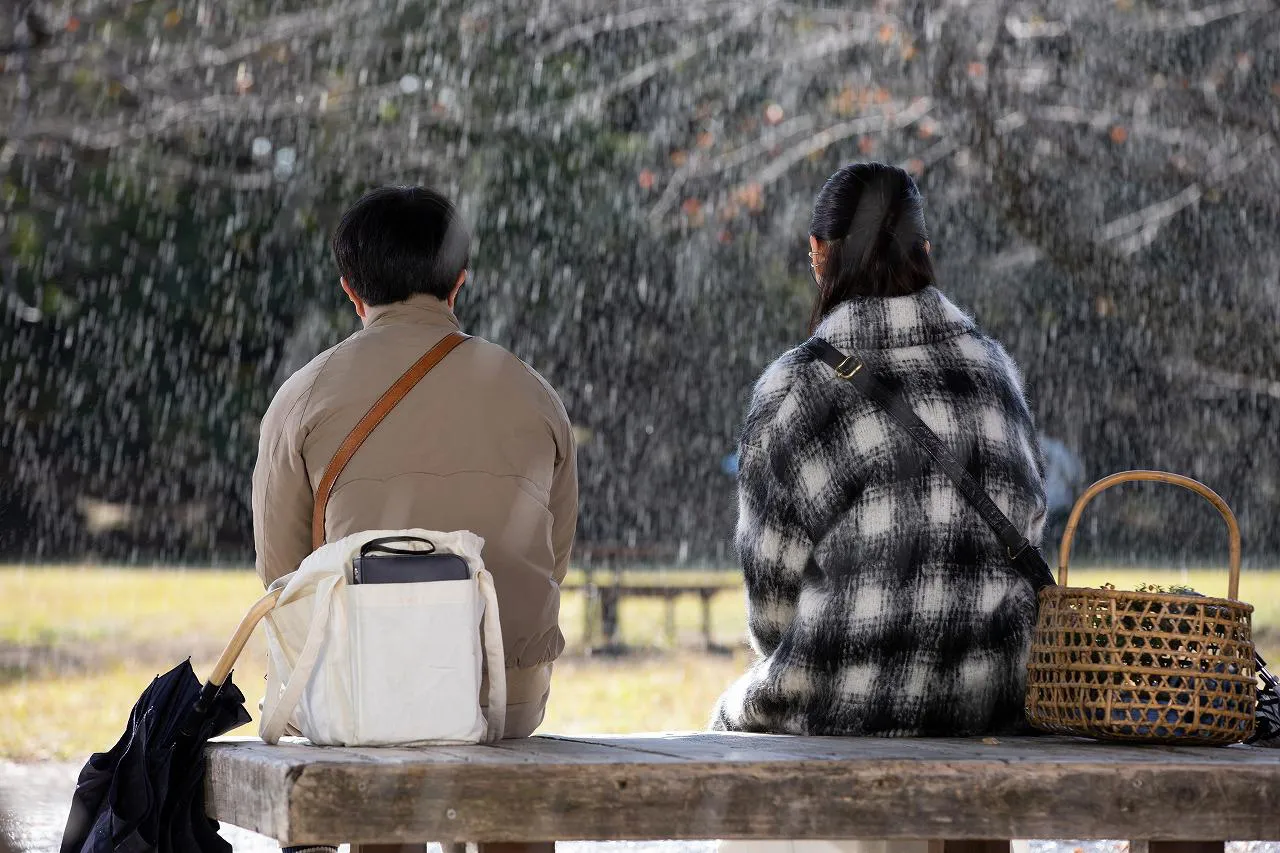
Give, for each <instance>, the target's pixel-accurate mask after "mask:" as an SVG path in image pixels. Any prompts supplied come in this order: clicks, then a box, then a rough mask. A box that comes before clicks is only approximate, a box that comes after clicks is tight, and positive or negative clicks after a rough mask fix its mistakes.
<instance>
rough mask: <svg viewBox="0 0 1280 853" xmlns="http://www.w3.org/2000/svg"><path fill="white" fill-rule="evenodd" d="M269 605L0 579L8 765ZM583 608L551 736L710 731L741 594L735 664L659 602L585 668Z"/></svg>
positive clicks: (80, 750)
mask: <svg viewBox="0 0 1280 853" xmlns="http://www.w3.org/2000/svg"><path fill="white" fill-rule="evenodd" d="M676 577H681V578H685V577H688V575H686V574H685V573H678V572H654V573H647V576H646V577H645V578H644V580H645V581H646V582H651V581H655V580H657V581H661V580H662V579H664V578H667V579H673V578H676ZM715 577H716V578H728V577H732V576H731V575H720V574H716V575H715ZM700 579H706V573H702V574H701V575H700ZM1106 581H1110V582H1112V583H1115V584H1116V585H1117V586H1118V587H1129V588H1132V586H1134V585H1136V584H1138V583H1142V582H1147V583H1161V584H1166V585H1167V584H1170V583H1188V584H1190V585H1191V586H1192V587H1194V588H1195V589H1197V590H1200V591H1201V592H1204V593H1206V594H1209V595H1222V594H1225V591H1226V579H1225V574H1224V573H1219V572H1207V571H1195V570H1193V571H1190V572H1187V573H1183V572H1181V571H1178V570H1167V569H1151V570H1138V569H1125V570H1079V571H1077V572H1074V573H1073V574H1072V577H1071V583H1072V585H1073V586H1075V585H1096V584H1100V583H1103V582H1106ZM260 592H261V587H260V586H259V585H258V581H257V578H256V577H255V576H254V575H253V574H252V573H251V572H244V571H223V570H218V571H180V570H148V569H99V568H44V567H41V568H28V569H23V568H10V569H0V720H3V721H4V725H3V726H0V758H9V759H15V760H40V759H46V758H72V759H79V758H82V757H84V756H85V755H86V754H87V753H89V752H93V751H96V750H101V749H105V748H107V747H109V746H110V745H111V744H112V743H114V742H115V740H116V738H117V737H119V735H120V730H121V727H122V726H123V723H124V720H125V718H126V715H127V714H128V710H129V708H130V707H131V706H132V704H133V702H134V700H135V699H136V698H137V696H138V694H139V692H141V690H142V689H143V688H144V687H145V686H146V684H147V682H148V681H149V680H150V679H151V678H152V677H153V676H154V675H156V674H157V673H159V672H162V671H163V670H165V669H167V668H169V667H170V666H172V665H173V664H174V663H177V662H178V661H180V660H182V659H183V658H185V657H187V656H188V655H189V656H191V658H192V662H193V664H194V665H195V667H196V671H197V673H200V674H202V675H203V674H204V673H206V672H208V670H209V668H210V666H211V664H212V662H213V660H214V659H215V658H216V657H217V656H218V654H219V652H221V650H222V646H223V643H224V642H225V640H226V638H227V637H228V636H229V635H230V633H231V631H232V629H233V628H234V627H235V625H236V624H237V623H238V621H239V619H240V617H241V616H242V615H243V613H244V611H245V610H246V609H247V608H248V606H249V605H250V604H251V603H252V602H253V601H254V600H255V599H256V598H257V596H258V595H259V594H260ZM1241 597H1242V598H1243V599H1244V600H1245V601H1249V602H1251V603H1252V604H1254V606H1255V607H1256V608H1257V611H1256V612H1255V614H1254V623H1253V624H1254V630H1255V634H1256V636H1257V639H1258V644H1259V649H1260V650H1261V651H1262V653H1263V654H1264V655H1265V656H1267V657H1269V658H1271V659H1272V660H1276V661H1278V662H1280V572H1259V571H1254V572H1249V573H1247V574H1246V576H1245V577H1244V579H1243V580H1242V583H1241ZM583 606H584V602H583V597H582V596H581V595H580V594H577V593H568V594H566V596H565V600H564V605H563V609H562V614H561V622H562V625H563V626H564V631H565V634H566V637H567V639H568V643H569V649H568V651H567V653H566V656H565V657H564V658H563V659H562V660H561V662H560V663H559V664H558V665H557V669H556V679H555V688H554V692H553V694H552V700H551V704H550V706H549V708H548V714H547V722H546V724H545V726H544V728H545V730H548V731H559V732H565V733H574V732H577V733H583V732H597V733H603V732H626V731H633V732H634V731H654V730H663V729H696V728H701V727H703V726H704V725H705V723H706V721H707V717H708V715H709V713H710V709H711V707H712V705H713V704H714V702H715V699H716V697H717V696H718V695H719V694H720V691H721V690H723V689H724V687H725V686H726V685H728V684H729V682H731V681H732V680H733V678H734V677H735V676H736V675H738V674H739V673H740V672H742V670H743V668H744V667H745V666H746V663H747V661H748V659H749V653H748V652H747V651H746V649H745V647H744V644H743V636H744V629H745V614H744V611H743V606H742V595H741V592H740V590H731V591H729V592H726V593H724V594H722V595H720V596H718V597H717V598H716V600H715V604H714V608H713V618H712V624H713V628H714V635H715V640H716V641H717V642H718V643H721V644H723V645H726V646H729V647H731V648H734V649H735V650H736V651H735V652H734V653H733V654H732V655H712V654H706V653H703V652H701V651H696V650H695V649H696V648H697V646H698V643H699V641H700V637H701V633H700V624H701V611H700V607H699V605H698V603H697V601H696V599H694V598H692V597H685V598H683V599H681V602H680V604H679V606H678V607H677V611H676V626H677V648H674V649H667V648H662V646H663V645H664V644H665V642H666V639H665V637H666V634H665V615H664V611H663V605H662V603H661V602H659V601H652V600H632V601H626V600H624V603H623V605H622V610H621V618H620V622H621V626H622V631H621V635H622V639H623V641H624V642H625V643H627V644H629V645H633V646H640V647H647V648H648V649H649V651H647V652H644V653H640V654H636V655H633V656H630V657H627V658H622V659H603V658H598V657H587V656H584V655H583V653H582V629H583V623H584V613H583ZM264 656H265V651H264V645H263V643H262V639H261V636H260V634H259V635H256V636H255V638H254V640H253V642H252V643H251V644H250V646H249V648H248V649H247V650H246V652H245V654H244V656H243V657H242V658H241V662H240V664H239V666H238V667H237V670H236V682H237V683H238V684H239V685H240V686H241V687H242V688H243V689H244V691H245V693H246V695H248V696H249V698H250V706H251V710H253V712H254V713H255V716H256V706H257V701H258V699H259V698H261V694H262V683H263V673H264V669H265V667H264ZM251 732H252V729H246V732H245V733H251Z"/></svg>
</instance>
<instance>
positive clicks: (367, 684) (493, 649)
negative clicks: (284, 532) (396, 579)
mask: <svg viewBox="0 0 1280 853" xmlns="http://www.w3.org/2000/svg"><path fill="white" fill-rule="evenodd" d="M384 536H393V537H401V536H413V537H420V538H423V539H428V540H430V541H431V542H432V543H433V544H434V545H435V548H436V553H439V554H456V555H458V556H459V557H462V558H463V559H464V560H465V561H466V563H467V566H468V568H470V569H471V578H470V579H468V580H458V581H432V582H428V583H388V584H353V583H351V571H352V568H351V567H352V561H353V560H354V558H355V557H356V556H358V555H359V553H360V548H361V546H362V545H364V544H365V543H366V542H368V541H369V540H371V539H376V538H380V537H384ZM483 546H484V540H483V539H481V538H480V537H479V536H476V535H475V534H474V533H471V532H469V531H465V530H464V531H457V532H453V533H440V532H433V531H428V530H418V529H414V530H369V531H365V532H363V533H356V534H353V535H351V536H347V537H346V538H344V539H341V540H339V541H337V542H332V543H330V544H328V545H324V546H322V547H320V548H319V549H317V550H316V551H315V552H313V553H312V554H311V555H310V556H309V557H307V558H306V559H305V560H303V561H302V565H301V566H299V567H298V570H297V571H295V572H293V573H291V574H288V575H285V576H284V577H282V578H280V579H279V580H277V581H276V582H275V583H274V584H272V588H273V589H276V588H279V587H280V586H283V592H282V593H281V595H280V600H279V602H278V603H277V605H276V607H275V609H274V610H273V611H272V612H271V613H270V614H269V615H268V616H267V618H266V623H267V655H268V657H267V695H266V698H265V699H264V701H263V709H262V711H263V712H262V720H261V724H260V727H259V732H260V734H261V736H262V739H263V740H264V741H266V742H267V743H276V742H277V741H279V740H280V737H281V736H282V735H283V734H284V733H285V729H286V727H287V726H288V725H289V724H290V723H292V724H293V726H294V727H295V728H296V729H297V730H298V731H300V732H301V733H302V734H303V735H304V736H305V737H307V738H308V739H309V740H311V742H312V743H315V744H318V745H323V746H414V745H424V744H449V743H480V742H483V741H490V742H491V741H496V740H500V739H501V738H502V734H503V727H504V724H505V718H506V706H507V695H506V694H507V686H506V670H505V668H504V663H503V650H502V633H501V631H500V630H499V627H498V602H497V597H496V595H495V594H494V588H493V577H492V576H491V575H490V574H489V573H488V572H487V571H486V570H485V568H484V562H483V561H482V560H481V558H480V551H481V548H482V547H483ZM486 666H487V670H488V675H489V679H488V689H487V691H486V692H487V695H486V696H483V697H482V696H481V695H480V690H481V685H482V683H483V674H484V670H485V668H486ZM482 706H487V714H486V708H482Z"/></svg>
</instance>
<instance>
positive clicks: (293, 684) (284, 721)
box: [262, 575, 347, 744]
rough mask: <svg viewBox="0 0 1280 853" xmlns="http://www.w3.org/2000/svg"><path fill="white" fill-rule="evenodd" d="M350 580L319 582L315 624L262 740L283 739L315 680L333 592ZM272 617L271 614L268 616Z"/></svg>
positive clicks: (343, 577)
mask: <svg viewBox="0 0 1280 853" xmlns="http://www.w3.org/2000/svg"><path fill="white" fill-rule="evenodd" d="M346 582H347V578H346V575H333V576H331V577H327V578H325V579H323V580H322V581H320V583H319V584H317V585H316V593H315V604H314V605H313V609H312V611H311V625H310V626H309V627H308V629H307V639H306V641H305V642H304V643H303V644H302V651H300V652H298V660H297V661H296V662H295V663H294V665H293V671H292V672H291V673H289V683H288V684H286V685H285V688H284V692H282V693H281V694H280V697H279V699H278V700H277V701H276V703H275V704H274V705H273V706H272V708H271V715H270V716H269V717H267V719H266V720H265V721H264V722H263V724H262V739H263V740H264V741H266V742H267V743H270V744H275V743H278V742H279V741H280V737H281V735H283V734H284V730H285V727H286V726H288V725H289V718H290V717H292V716H293V709H294V708H296V707H298V700H299V699H301V698H302V691H303V690H304V689H305V688H306V686H307V682H308V681H310V680H311V673H312V672H313V671H314V670H315V668H316V661H317V660H319V658H320V647H321V646H323V645H324V637H325V628H327V627H328V625H329V615H330V613H331V612H332V609H333V593H334V590H336V589H337V588H338V587H339V586H340V585H343V584H345V583H346ZM267 618H271V617H269V616H268V617H267Z"/></svg>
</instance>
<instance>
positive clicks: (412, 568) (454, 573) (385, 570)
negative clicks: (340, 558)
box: [352, 536, 471, 583]
mask: <svg viewBox="0 0 1280 853" xmlns="http://www.w3.org/2000/svg"><path fill="white" fill-rule="evenodd" d="M407 542H418V543H425V544H426V546H427V547H426V548H423V549H413V548H397V547H394V545H393V544H392V543H407ZM435 550H436V546H435V543H433V542H432V541H431V540H429V539H423V538H422V537H420V536H384V537H382V538H380V539H370V540H369V541H368V542H366V543H365V544H364V545H363V546H362V547H361V548H360V556H359V557H356V558H355V560H354V561H352V566H353V569H354V572H353V575H354V577H353V583H423V582H426V581H464V580H467V579H468V578H470V577H471V569H470V568H469V567H468V566H467V561H466V560H464V559H462V558H461V557H459V556H458V555H457V554H437V553H435Z"/></svg>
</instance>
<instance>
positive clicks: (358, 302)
mask: <svg viewBox="0 0 1280 853" xmlns="http://www.w3.org/2000/svg"><path fill="white" fill-rule="evenodd" d="M338 281H339V282H340V283H341V284H342V292H343V293H345V294H347V298H348V299H350V300H351V304H352V305H354V306H355V307H356V316H358V317H359V318H360V319H361V320H363V319H364V317H365V314H367V313H368V310H369V309H368V306H366V305H365V304H364V300H363V299H361V298H360V295H359V294H357V293H356V292H355V290H354V289H353V288H352V287H351V282H349V281H347V277H346V276H345V275H344V276H343V277H342V278H340V279H338Z"/></svg>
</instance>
